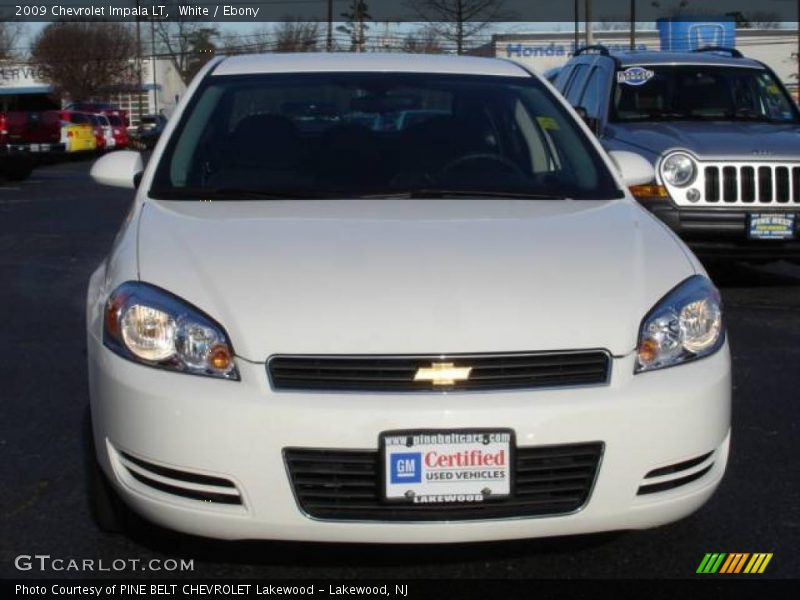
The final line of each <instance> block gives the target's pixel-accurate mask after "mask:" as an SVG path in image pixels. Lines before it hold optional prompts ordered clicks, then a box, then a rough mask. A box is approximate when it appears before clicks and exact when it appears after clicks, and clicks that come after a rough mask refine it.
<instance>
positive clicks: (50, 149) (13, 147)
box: [0, 142, 66, 158]
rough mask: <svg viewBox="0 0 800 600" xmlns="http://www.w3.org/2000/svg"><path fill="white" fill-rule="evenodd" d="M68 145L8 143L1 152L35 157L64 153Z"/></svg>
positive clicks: (1, 148) (9, 154)
mask: <svg viewBox="0 0 800 600" xmlns="http://www.w3.org/2000/svg"><path fill="white" fill-rule="evenodd" d="M65 149H66V146H65V144H62V143H49V142H48V143H41V144H39V143H25V144H6V145H4V146H2V147H0V154H2V155H5V156H24V157H31V158H34V157H36V156H42V155H45V154H62V153H63V152H65Z"/></svg>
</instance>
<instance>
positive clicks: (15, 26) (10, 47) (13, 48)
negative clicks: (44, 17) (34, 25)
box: [0, 21, 25, 60]
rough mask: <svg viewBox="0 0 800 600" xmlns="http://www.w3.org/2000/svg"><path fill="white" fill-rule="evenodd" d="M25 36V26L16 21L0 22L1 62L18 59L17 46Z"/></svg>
mask: <svg viewBox="0 0 800 600" xmlns="http://www.w3.org/2000/svg"><path fill="white" fill-rule="evenodd" d="M24 34H25V25H24V24H23V23H20V22H15V21H5V22H0V60H8V59H13V58H18V57H19V55H20V52H19V49H18V47H17V44H18V43H19V41H20V39H21V38H22V37H23V36H24Z"/></svg>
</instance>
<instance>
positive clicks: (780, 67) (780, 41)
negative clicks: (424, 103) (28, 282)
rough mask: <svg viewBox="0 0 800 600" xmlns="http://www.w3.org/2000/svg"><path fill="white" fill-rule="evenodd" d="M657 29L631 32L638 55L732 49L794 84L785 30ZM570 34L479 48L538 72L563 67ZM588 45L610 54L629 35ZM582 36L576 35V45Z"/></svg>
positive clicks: (791, 36)
mask: <svg viewBox="0 0 800 600" xmlns="http://www.w3.org/2000/svg"><path fill="white" fill-rule="evenodd" d="M657 25H658V28H657V29H649V30H642V31H637V32H636V37H635V49H636V50H638V51H658V50H685V49H694V48H699V47H704V46H727V47H734V48H736V49H737V50H739V51H740V52H741V53H742V54H744V55H745V56H747V57H749V58H754V59H756V60H760V61H761V62H763V63H765V64H766V65H768V66H769V67H770V68H771V69H772V70H773V71H775V73H776V74H777V75H778V77H779V78H780V79H781V81H783V82H784V83H785V84H786V85H787V86H788V87H791V88H794V87H796V86H797V61H796V59H795V58H794V57H793V56H792V53H796V52H797V32H796V31H795V30H789V29H735V28H734V24H733V22H728V21H708V22H701V21H697V22H686V21H683V22H681V23H678V24H676V23H670V22H668V21H667V20H665V22H663V23H658V24H657ZM574 35H575V34H574V32H573V31H559V32H550V33H530V34H524V33H523V34H516V33H515V34H498V35H494V36H492V41H491V43H490V44H488V45H486V46H483V47H481V48H480V49H479V53H480V54H483V55H487V56H496V57H500V58H507V59H511V60H514V61H517V62H519V63H522V64H523V65H525V66H526V67H528V68H530V69H533V70H535V71H538V72H540V73H543V72H545V71H547V70H548V69H551V68H554V67H558V66H561V65H563V64H564V63H566V62H567V60H569V59H570V57H571V56H572V54H573V53H574V52H575V37H574ZM593 35H594V42H593V43H594V44H602V45H604V46H606V47H607V48H608V49H609V51H611V52H623V51H628V50H629V49H630V32H629V31H596V30H595V31H594V32H593ZM584 43H585V38H584V35H583V33H581V36H580V41H579V46H583V45H584Z"/></svg>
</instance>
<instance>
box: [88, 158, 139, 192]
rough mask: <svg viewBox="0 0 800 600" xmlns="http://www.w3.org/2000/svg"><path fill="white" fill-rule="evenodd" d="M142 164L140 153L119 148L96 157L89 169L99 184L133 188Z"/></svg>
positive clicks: (137, 182)
mask: <svg viewBox="0 0 800 600" xmlns="http://www.w3.org/2000/svg"><path fill="white" fill-rule="evenodd" d="M142 171H144V164H143V163H142V155H141V154H139V153H138V152H132V151H130V150H119V151H117V152H111V153H110V154H106V155H105V156H103V157H102V158H99V159H97V161H95V163H94V164H93V165H92V170H91V171H89V175H91V177H92V179H94V180H95V181H96V182H97V183H99V184H100V185H110V186H113V187H121V188H129V189H135V188H136V187H137V186H138V185H139V180H140V179H141V175H142Z"/></svg>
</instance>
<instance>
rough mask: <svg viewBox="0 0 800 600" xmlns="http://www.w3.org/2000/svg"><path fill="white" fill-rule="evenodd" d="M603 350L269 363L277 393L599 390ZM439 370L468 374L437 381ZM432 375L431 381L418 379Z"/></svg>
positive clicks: (605, 368) (604, 374)
mask: <svg viewBox="0 0 800 600" xmlns="http://www.w3.org/2000/svg"><path fill="white" fill-rule="evenodd" d="M610 362H611V361H610V359H609V355H608V353H607V352H605V351H603V350H592V351H578V352H540V353H516V354H451V355H445V356H443V355H425V356H346V355H345V356H342V355H328V356H303V355H299V356H273V357H272V358H271V359H270V360H269V361H268V363H267V365H268V366H267V369H268V371H269V376H270V381H271V382H272V387H273V388H274V389H275V390H319V391H376V392H425V391H451V390H515V389H530V388H537V387H565V386H575V385H599V384H603V383H606V382H607V381H608V375H609V367H610ZM437 368H453V369H455V370H460V371H461V373H466V375H465V379H463V380H455V379H454V380H452V381H448V380H447V379H444V378H442V379H440V380H439V381H434V380H433V377H435V375H436V374H437V372H436V369H437ZM420 369H422V370H426V371H428V376H429V377H428V378H427V379H424V378H423V379H419V378H416V376H417V374H418V372H419V371H420Z"/></svg>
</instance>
